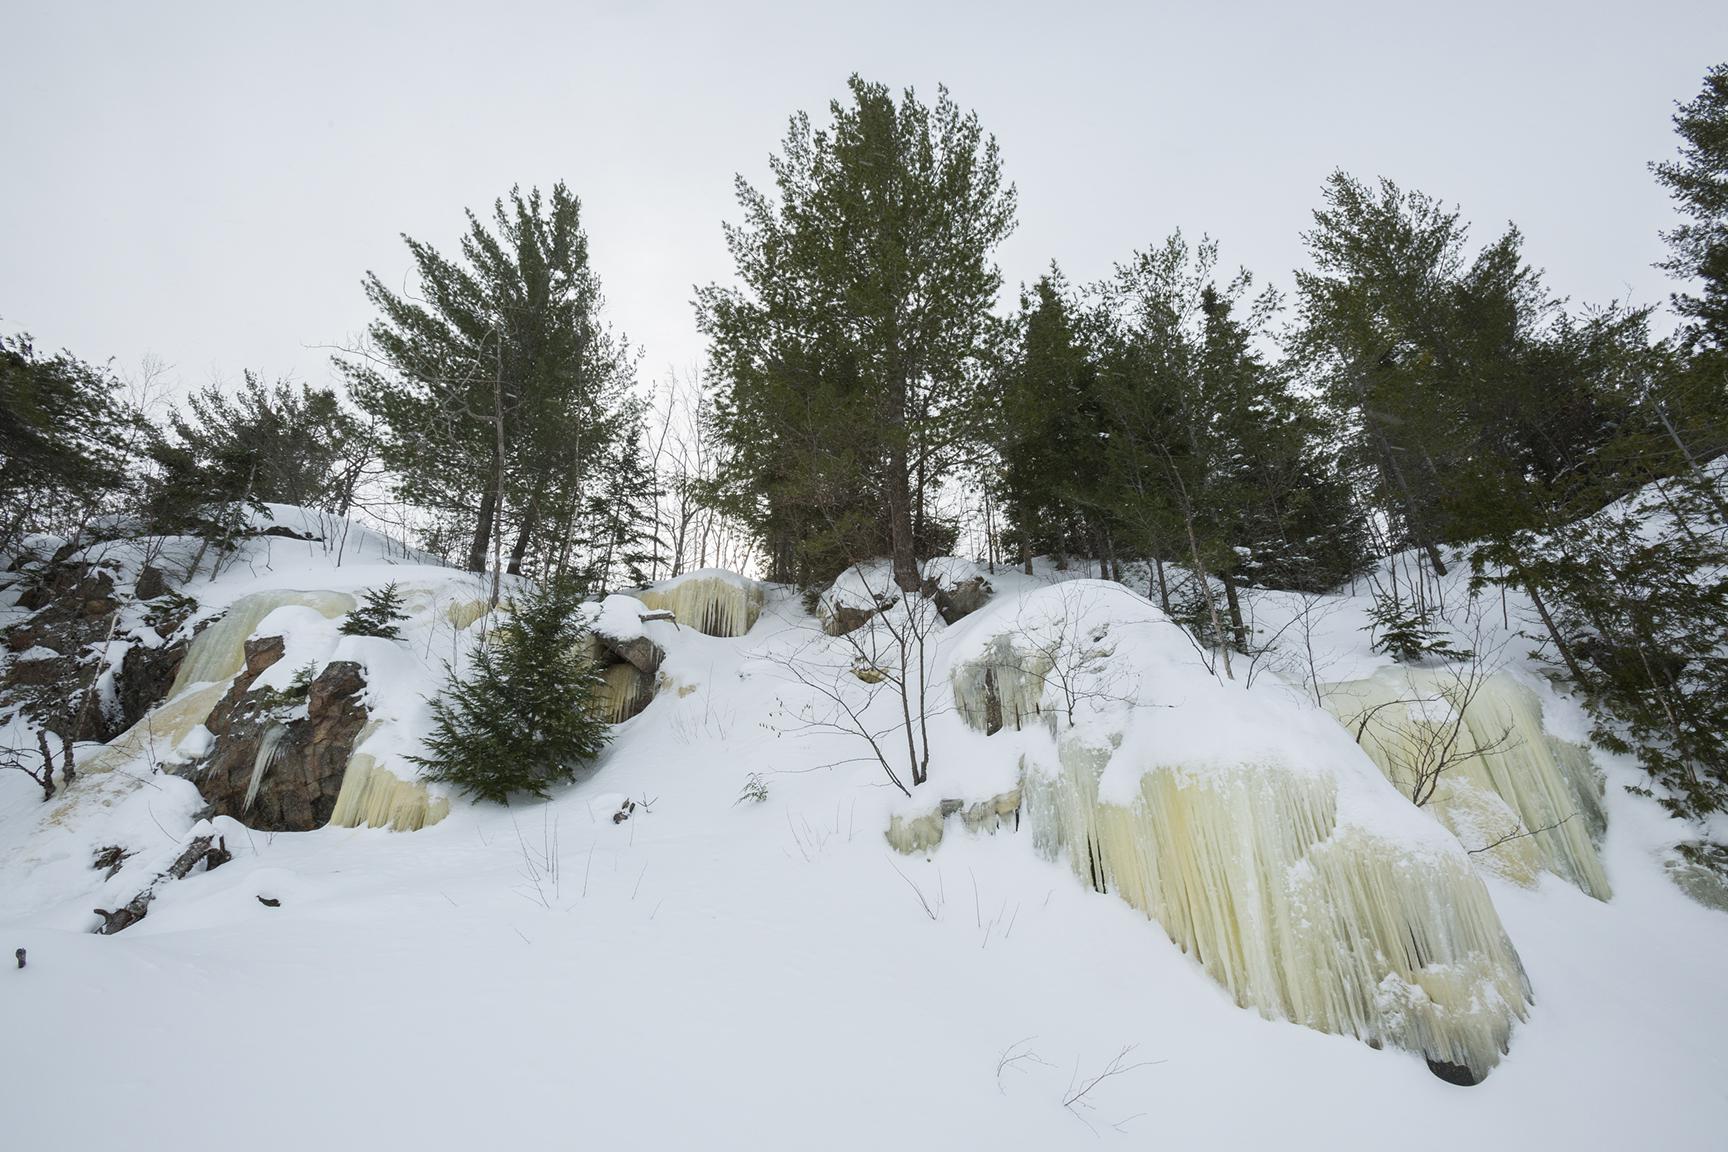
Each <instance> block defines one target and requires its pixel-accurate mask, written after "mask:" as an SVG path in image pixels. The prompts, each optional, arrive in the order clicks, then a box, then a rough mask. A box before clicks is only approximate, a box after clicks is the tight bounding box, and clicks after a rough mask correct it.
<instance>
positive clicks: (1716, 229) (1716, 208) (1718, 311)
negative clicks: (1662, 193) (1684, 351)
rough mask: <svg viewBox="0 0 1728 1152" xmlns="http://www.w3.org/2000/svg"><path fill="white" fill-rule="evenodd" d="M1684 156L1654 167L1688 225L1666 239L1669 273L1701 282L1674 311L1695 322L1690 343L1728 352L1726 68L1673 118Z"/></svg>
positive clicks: (1716, 70) (1714, 71)
mask: <svg viewBox="0 0 1728 1152" xmlns="http://www.w3.org/2000/svg"><path fill="white" fill-rule="evenodd" d="M1674 128H1675V131H1677V132H1678V133H1679V134H1680V141H1681V143H1680V156H1679V158H1678V159H1675V160H1665V161H1663V162H1661V163H1659V164H1654V165H1652V166H1651V167H1652V169H1653V171H1654V172H1655V173H1656V179H1657V180H1658V181H1659V182H1660V183H1661V184H1662V186H1663V187H1665V188H1667V189H1668V192H1669V194H1670V195H1671V196H1673V197H1674V201H1675V206H1676V207H1677V208H1678V209H1679V210H1680V212H1681V213H1682V214H1683V215H1685V216H1686V217H1687V222H1686V223H1684V224H1682V225H1680V226H1679V227H1678V228H1675V229H1673V230H1672V231H1670V232H1667V233H1664V235H1663V238H1664V239H1665V240H1667V241H1668V247H1669V251H1670V252H1671V255H1670V256H1669V258H1668V260H1667V261H1666V262H1665V263H1664V264H1663V265H1662V267H1664V268H1666V269H1667V270H1668V271H1669V272H1670V273H1672V274H1673V275H1675V276H1678V277H1681V278H1683V279H1689V280H1696V281H1697V282H1698V294H1697V295H1692V294H1690V293H1682V294H1678V295H1676V296H1675V297H1674V306H1675V309H1676V310H1677V311H1679V313H1680V314H1681V315H1682V316H1685V317H1686V318H1687V319H1688V320H1689V321H1691V324H1692V328H1691V331H1690V337H1691V339H1692V340H1693V342H1694V343H1703V344H1707V345H1709V346H1711V347H1714V348H1716V349H1718V350H1723V351H1728V64H1718V65H1716V66H1715V67H1713V68H1711V69H1710V70H1709V71H1708V72H1706V73H1705V74H1704V87H1703V90H1702V91H1700V92H1699V93H1698V95H1697V96H1696V97H1694V98H1693V99H1692V100H1691V102H1690V103H1687V104H1682V105H1680V107H1679V109H1678V111H1676V112H1675V114H1674Z"/></svg>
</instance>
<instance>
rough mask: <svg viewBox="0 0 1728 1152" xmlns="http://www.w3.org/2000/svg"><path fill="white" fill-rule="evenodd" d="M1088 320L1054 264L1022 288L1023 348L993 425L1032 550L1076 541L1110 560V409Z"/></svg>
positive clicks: (1014, 513)
mask: <svg viewBox="0 0 1728 1152" xmlns="http://www.w3.org/2000/svg"><path fill="white" fill-rule="evenodd" d="M1087 320H1088V318H1087V317H1086V316H1085V315H1084V314H1083V312H1082V310H1081V308H1080V305H1079V303H1078V302H1077V301H1076V300H1075V299H1074V296H1073V293H1072V292H1071V291H1070V289H1069V288H1068V285H1067V282H1066V281H1065V280H1064V279H1063V277H1062V272H1061V270H1060V269H1059V268H1057V267H1055V266H1054V265H1052V266H1051V270H1050V272H1049V273H1048V274H1047V275H1045V276H1042V277H1040V278H1039V279H1038V281H1037V283H1035V284H1034V285H1033V286H1032V287H1031V288H1030V289H1024V290H1022V292H1021V294H1020V315H1019V317H1018V318H1017V321H1016V325H1015V327H1016V329H1017V335H1018V341H1017V344H1018V346H1017V348H1015V350H1014V351H1013V353H1012V354H1011V355H1009V356H1008V357H1007V358H1006V363H1005V364H1004V366H1003V369H1002V370H1001V372H1000V374H999V376H998V379H997V400H998V403H999V408H998V409H997V414H996V418H995V419H994V420H993V421H992V422H991V424H990V425H989V427H990V438H991V440H992V442H993V443H994V445H995V448H996V454H997V457H998V459H999V460H1000V463H1001V471H1000V475H999V477H998V480H997V487H998V489H999V492H1000V499H1001V503H1002V506H1003V508H1004V510H1005V512H1006V514H1007V520H1008V527H1009V530H1010V532H1011V533H1012V534H1013V535H1014V536H1015V537H1017V538H1018V540H1019V543H1020V555H1021V559H1022V561H1023V562H1024V563H1025V565H1026V570H1027V572H1030V571H1031V564H1032V556H1033V555H1034V553H1038V552H1050V553H1053V554H1055V555H1056V556H1057V557H1058V558H1059V559H1061V558H1065V557H1066V556H1067V555H1068V554H1069V552H1070V551H1071V550H1072V549H1073V548H1075V547H1076V546H1077V547H1078V548H1080V549H1081V550H1089V551H1091V553H1092V554H1093V555H1095V556H1097V557H1100V558H1103V557H1105V556H1106V555H1107V553H1109V552H1110V551H1111V548H1112V545H1113V542H1114V517H1113V516H1112V515H1111V514H1110V510H1109V505H1110V497H1109V494H1108V493H1107V492H1106V491H1105V490H1104V452H1103V449H1104V442H1105V436H1106V433H1105V428H1104V413H1103V409H1102V407H1101V404H1100V400H1099V394H1098V358H1097V353H1096V351H1095V349H1094V348H1093V347H1092V343H1093V341H1092V340H1091V337H1090V334H1089V332H1088V331H1087V328H1088V327H1089V325H1088V323H1087Z"/></svg>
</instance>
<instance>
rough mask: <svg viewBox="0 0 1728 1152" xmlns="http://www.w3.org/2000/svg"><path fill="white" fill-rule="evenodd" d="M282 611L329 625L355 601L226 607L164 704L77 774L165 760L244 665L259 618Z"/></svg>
mask: <svg viewBox="0 0 1728 1152" xmlns="http://www.w3.org/2000/svg"><path fill="white" fill-rule="evenodd" d="M287 605H302V606H304V607H308V608H315V609H317V610H318V611H319V612H320V613H322V614H323V615H324V616H326V617H329V618H331V619H334V618H335V617H337V616H341V615H344V614H346V613H347V612H349V611H351V610H352V609H353V607H354V598H353V597H352V596H347V595H344V594H342V593H340V592H255V593H253V594H252V595H250V596H242V597H241V598H240V599H238V600H236V601H235V602H234V603H233V604H232V605H230V606H229V608H228V612H227V614H226V615H225V616H223V617H222V618H221V619H220V620H218V621H216V622H215V623H214V624H212V625H210V626H209V627H208V628H206V629H204V631H202V632H200V633H199V634H198V636H197V638H196V639H195V640H193V641H192V644H191V647H189V648H188V649H187V650H186V656H185V658H184V659H183V660H181V661H180V671H179V673H178V674H177V675H176V676H175V677H174V686H173V687H172V688H170V689H169V690H168V700H167V702H166V703H164V704H163V705H162V706H161V707H159V708H156V709H154V710H153V711H151V712H150V713H149V714H147V715H146V716H145V717H144V718H143V719H142V720H140V721H138V723H136V724H134V725H132V727H130V728H128V729H126V731H124V732H122V733H121V734H120V735H118V736H116V737H115V738H114V739H112V740H110V741H108V743H107V744H104V745H103V746H102V748H101V749H100V750H99V751H97V752H96V753H94V754H93V755H91V756H89V757H88V758H87V759H85V760H82V761H81V762H80V763H79V764H78V771H79V772H81V773H82V772H92V773H94V772H111V771H113V770H114V769H115V768H119V767H123V766H124V765H126V764H130V763H131V762H133V761H135V760H138V759H141V758H147V759H149V760H151V761H152V762H155V763H160V762H161V761H163V760H166V759H167V758H168V756H169V754H170V753H171V752H173V750H174V748H175V746H176V745H178V744H179V743H180V742H181V741H182V740H184V739H185V738H186V737H187V735H189V734H190V733H191V731H192V730H193V729H194V728H196V727H198V725H200V724H202V723H204V721H205V720H206V719H208V718H209V716H210V710H211V709H212V708H214V707H216V705H217V703H218V702H219V701H220V700H221V699H222V697H223V696H224V695H226V694H227V691H228V681H230V680H232V679H233V678H234V674H235V673H236V672H239V671H240V669H241V666H242V665H244V663H245V661H246V638H247V637H249V636H251V635H252V633H253V632H255V631H257V629H258V625H259V624H260V623H261V622H262V621H263V619H264V617H266V616H268V615H270V613H272V612H274V611H275V610H276V609H278V608H282V607H285V606H287Z"/></svg>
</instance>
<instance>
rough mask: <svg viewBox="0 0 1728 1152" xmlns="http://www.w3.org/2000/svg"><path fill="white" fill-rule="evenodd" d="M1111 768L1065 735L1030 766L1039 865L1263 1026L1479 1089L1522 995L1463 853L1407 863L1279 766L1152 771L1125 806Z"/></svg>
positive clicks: (1327, 782)
mask: <svg viewBox="0 0 1728 1152" xmlns="http://www.w3.org/2000/svg"><path fill="white" fill-rule="evenodd" d="M1115 754H1117V753H1115V752H1114V750H1113V749H1112V748H1110V747H1107V746H1106V747H1096V746H1091V745H1088V744H1087V743H1086V742H1084V740H1082V739H1081V738H1079V737H1077V736H1074V735H1072V734H1065V735H1064V737H1063V738H1062V739H1061V740H1060V741H1059V742H1058V760H1059V763H1058V764H1056V765H1042V764H1038V763H1035V762H1030V761H1028V762H1026V763H1025V764H1024V769H1025V775H1024V778H1023V782H1022V788H1023V791H1024V799H1025V808H1024V813H1025V818H1026V820H1027V821H1028V823H1029V824H1030V825H1031V829H1032V834H1033V840H1034V844H1035V845H1036V846H1037V848H1038V849H1039V850H1040V851H1041V852H1042V853H1043V854H1045V855H1046V856H1049V857H1052V858H1055V857H1058V856H1060V855H1062V854H1064V853H1065V854H1066V855H1067V858H1068V860H1069V862H1070V863H1071V864H1072V866H1073V868H1074V870H1075V872H1076V873H1077V874H1078V875H1079V876H1080V877H1081V879H1083V880H1085V881H1087V882H1088V883H1090V884H1091V885H1092V886H1094V887H1095V888H1097V889H1099V890H1100V891H1114V892H1116V893H1117V894H1118V895H1120V896H1121V897H1122V898H1123V899H1124V900H1126V901H1127V902H1128V903H1130V904H1132V905H1133V906H1134V907H1136V908H1138V909H1140V910H1141V911H1143V912H1145V913H1146V915H1147V916H1149V917H1151V918H1152V919H1154V920H1156V921H1158V923H1159V924H1160V925H1162V926H1163V928H1164V930H1165V932H1167V933H1168V934H1169V936H1170V939H1171V940H1172V941H1174V942H1175V943H1176V944H1177V945H1178V946H1180V947H1181V948H1182V950H1183V951H1184V952H1187V953H1188V954H1190V955H1191V956H1193V957H1194V958H1195V960H1196V961H1198V962H1199V963H1200V965H1201V966H1202V967H1204V968H1205V969H1206V971H1207V972H1208V973H1210V974H1211V975H1212V976H1213V978H1214V979H1216V980H1217V981H1218V982H1219V983H1220V984H1222V985H1223V986H1224V987H1225V988H1227V989H1228V990H1229V991H1230V993H1231V995H1233V996H1234V997H1235V999H1236V1002H1237V1003H1238V1004H1239V1005H1241V1006H1243V1007H1252V1008H1254V1009H1256V1010H1258V1011H1259V1012H1260V1013H1261V1015H1263V1016H1266V1017H1268V1018H1284V1019H1289V1020H1293V1021H1296V1022H1297V1023H1300V1024H1305V1025H1308V1026H1310V1027H1313V1028H1317V1029H1320V1030H1321V1031H1325V1032H1333V1033H1337V1034H1340V1035H1345V1036H1355V1037H1357V1038H1359V1039H1361V1040H1364V1041H1366V1042H1367V1043H1369V1044H1371V1045H1374V1046H1376V1047H1378V1046H1381V1045H1384V1044H1392V1045H1395V1046H1397V1047H1401V1048H1405V1049H1408V1050H1411V1051H1415V1052H1420V1053H1422V1054H1423V1055H1425V1056H1426V1057H1428V1059H1429V1060H1430V1061H1437V1062H1442V1063H1444V1064H1449V1065H1454V1066H1456V1067H1458V1068H1463V1069H1467V1070H1468V1073H1469V1077H1470V1079H1472V1080H1480V1079H1481V1078H1482V1077H1483V1076H1485V1075H1487V1073H1488V1071H1489V1069H1490V1068H1492V1067H1493V1066H1494V1065H1495V1064H1496V1063H1498V1061H1499V1058H1500V1055H1501V1054H1502V1053H1503V1052H1504V1051H1505V1050H1506V1046H1507V1042H1508V1039H1509V1037H1510V1034H1511V1029H1512V1026H1513V1023H1514V1021H1515V1020H1518V1019H1522V1018H1523V1017H1524V1015H1525V1010H1526V1009H1525V1006H1526V1004H1527V1003H1528V1001H1529V984H1528V982H1527V980H1526V979H1525V975H1524V970H1523V967H1522V965H1521V964H1520V962H1519V960H1518V956H1517V953H1516V952H1515V951H1514V950H1513V948H1512V945H1511V943H1510V941H1508V940H1507V938H1506V934H1505V932H1504V930H1503V929H1502V928H1501V926H1500V921H1499V918H1498V916H1497V915H1496V914H1495V911H1494V907H1493V905H1492V904H1491V903H1490V901H1489V898H1488V893H1487V890H1486V889H1485V888H1484V887H1483V885H1482V882H1481V880H1480V879H1479V878H1478V877H1477V876H1476V875H1475V874H1474V873H1473V872H1472V870H1471V868H1470V865H1469V862H1468V858H1467V857H1466V856H1465V855H1464V854H1463V853H1461V852H1434V851H1412V850H1410V849H1409V848H1408V847H1407V846H1405V845H1402V844H1400V843H1397V842H1395V841H1393V840H1391V839H1388V838H1386V837H1382V836H1379V835H1376V834H1375V833H1373V832H1371V831H1368V830H1366V829H1364V828H1363V827H1360V826H1357V825H1340V824H1339V823H1338V820H1337V811H1336V808H1337V783H1336V781H1335V780H1334V779H1333V778H1332V777H1331V776H1329V775H1326V774H1324V773H1311V772H1298V771H1293V770H1291V769H1289V768H1287V767H1285V766H1283V765H1278V764H1243V765H1239V766H1237V767H1235V768H1232V769H1209V770H1206V771H1204V772H1191V771H1187V770H1184V769H1183V768H1182V767H1180V766H1176V765H1158V764H1151V765H1145V766H1144V770H1143V771H1142V772H1141V774H1140V776H1139V782H1140V786H1139V791H1138V795H1137V796H1136V797H1135V798H1134V799H1133V801H1132V802H1131V803H1127V804H1116V803H1110V802H1107V801H1101V800H1100V799H1099V793H1098V784H1099V779H1100V776H1101V775H1102V773H1103V771H1104V768H1105V766H1106V765H1107V764H1108V763H1109V761H1110V759H1111V757H1112V755H1115Z"/></svg>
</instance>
